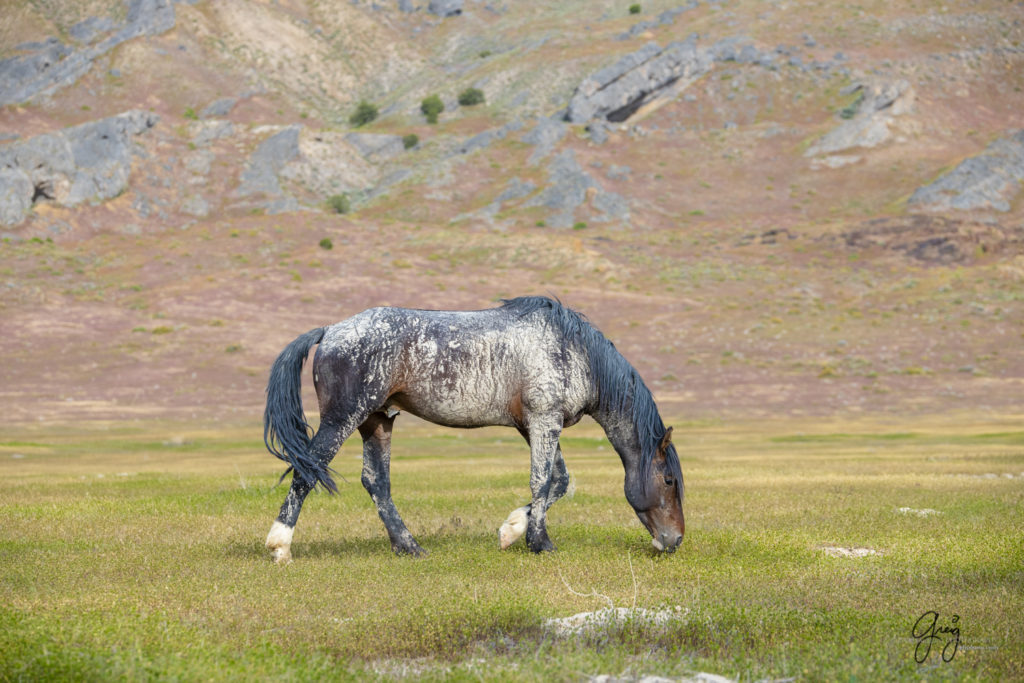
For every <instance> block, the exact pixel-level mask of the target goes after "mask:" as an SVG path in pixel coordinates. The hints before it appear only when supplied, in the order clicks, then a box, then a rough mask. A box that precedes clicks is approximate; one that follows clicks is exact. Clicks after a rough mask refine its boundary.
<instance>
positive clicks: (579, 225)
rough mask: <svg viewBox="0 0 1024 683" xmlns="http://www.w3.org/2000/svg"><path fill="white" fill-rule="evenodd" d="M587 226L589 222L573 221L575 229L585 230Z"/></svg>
mask: <svg viewBox="0 0 1024 683" xmlns="http://www.w3.org/2000/svg"><path fill="white" fill-rule="evenodd" d="M586 227H587V224H586V223H584V222H583V221H579V222H578V223H573V224H572V229H573V230H585V229H586Z"/></svg>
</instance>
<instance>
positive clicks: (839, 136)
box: [804, 80, 914, 157]
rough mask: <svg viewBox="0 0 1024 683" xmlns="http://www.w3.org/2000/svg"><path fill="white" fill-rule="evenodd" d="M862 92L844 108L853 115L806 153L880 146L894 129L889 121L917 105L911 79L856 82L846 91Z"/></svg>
mask: <svg viewBox="0 0 1024 683" xmlns="http://www.w3.org/2000/svg"><path fill="white" fill-rule="evenodd" d="M853 93H859V98H858V100H857V101H856V102H854V103H853V104H852V105H850V106H849V107H847V108H846V109H844V110H843V113H842V114H841V115H844V116H848V117H849V118H848V119H847V120H845V121H844V122H843V123H841V124H839V126H837V127H836V128H833V129H832V130H831V131H829V132H828V133H826V134H825V135H823V136H822V137H821V138H820V139H819V140H818V141H817V142H815V143H814V144H813V145H811V146H810V148H808V150H807V151H806V152H805V153H804V156H808V157H812V156H818V155H819V154H835V153H836V152H842V151H844V150H848V149H853V148H855V147H868V148H870V147H877V146H878V145H880V144H882V143H883V142H886V141H887V140H888V139H889V138H890V137H892V133H891V131H890V130H889V125H890V123H891V121H892V118H893V117H894V116H900V115H902V114H904V113H906V112H907V111H909V110H910V108H911V107H912V106H913V103H914V89H913V88H912V87H910V84H909V83H907V81H904V80H900V81H894V82H879V83H855V84H854V85H853V86H851V87H849V88H847V89H845V90H843V94H847V95H851V94H853Z"/></svg>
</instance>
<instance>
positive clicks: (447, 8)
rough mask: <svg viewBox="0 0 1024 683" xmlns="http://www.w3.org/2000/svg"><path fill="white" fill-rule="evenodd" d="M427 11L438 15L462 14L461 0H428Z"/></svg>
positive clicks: (452, 15)
mask: <svg viewBox="0 0 1024 683" xmlns="http://www.w3.org/2000/svg"><path fill="white" fill-rule="evenodd" d="M427 11H428V12H430V13H431V14H435V15H437V16H439V17H454V16H458V15H460V14H462V0H430V3H429V4H428V5H427Z"/></svg>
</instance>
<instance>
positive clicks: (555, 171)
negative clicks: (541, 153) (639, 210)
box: [524, 149, 629, 228]
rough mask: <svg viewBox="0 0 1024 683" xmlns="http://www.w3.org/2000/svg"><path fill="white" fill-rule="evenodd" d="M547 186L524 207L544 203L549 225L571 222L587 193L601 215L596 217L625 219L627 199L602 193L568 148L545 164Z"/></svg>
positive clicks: (561, 226)
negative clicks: (546, 167) (548, 210)
mask: <svg viewBox="0 0 1024 683" xmlns="http://www.w3.org/2000/svg"><path fill="white" fill-rule="evenodd" d="M547 170H548V186H547V187H546V188H545V189H544V190H542V191H541V192H540V193H539V194H538V195H537V196H536V197H534V198H532V199H530V200H529V201H528V202H526V204H524V206H527V207H531V206H544V207H547V208H549V209H551V210H552V211H553V212H554V213H553V214H551V217H550V220H549V221H548V224H549V225H551V226H553V227H556V228H567V227H570V226H572V225H573V222H574V220H575V215H576V209H577V208H579V207H580V206H582V205H583V204H584V203H585V202H586V201H587V197H588V195H593V207H594V208H595V209H596V210H597V211H600V212H601V214H602V215H600V216H599V217H598V219H599V220H612V219H619V220H628V219H629V206H628V204H627V203H626V200H625V199H624V198H622V197H621V196H619V195H617V194H615V193H613V192H605V191H604V189H603V188H602V187H601V186H600V184H598V183H597V181H595V180H594V179H593V178H592V177H591V176H590V174H588V173H587V172H586V171H584V170H583V169H582V168H581V167H580V165H579V162H577V161H576V155H575V154H574V153H573V151H572V150H571V149H567V150H564V151H562V152H561V153H559V154H558V155H557V156H556V157H555V158H554V159H552V160H551V163H550V164H549V165H548V169H547Z"/></svg>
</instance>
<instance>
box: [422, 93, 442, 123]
mask: <svg viewBox="0 0 1024 683" xmlns="http://www.w3.org/2000/svg"><path fill="white" fill-rule="evenodd" d="M420 111H422V112H423V115H424V116H426V117H427V123H437V117H438V116H439V115H440V114H441V112H443V111H444V102H442V101H441V97H440V96H438V95H428V96H427V97H424V98H423V101H422V102H421V103H420Z"/></svg>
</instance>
